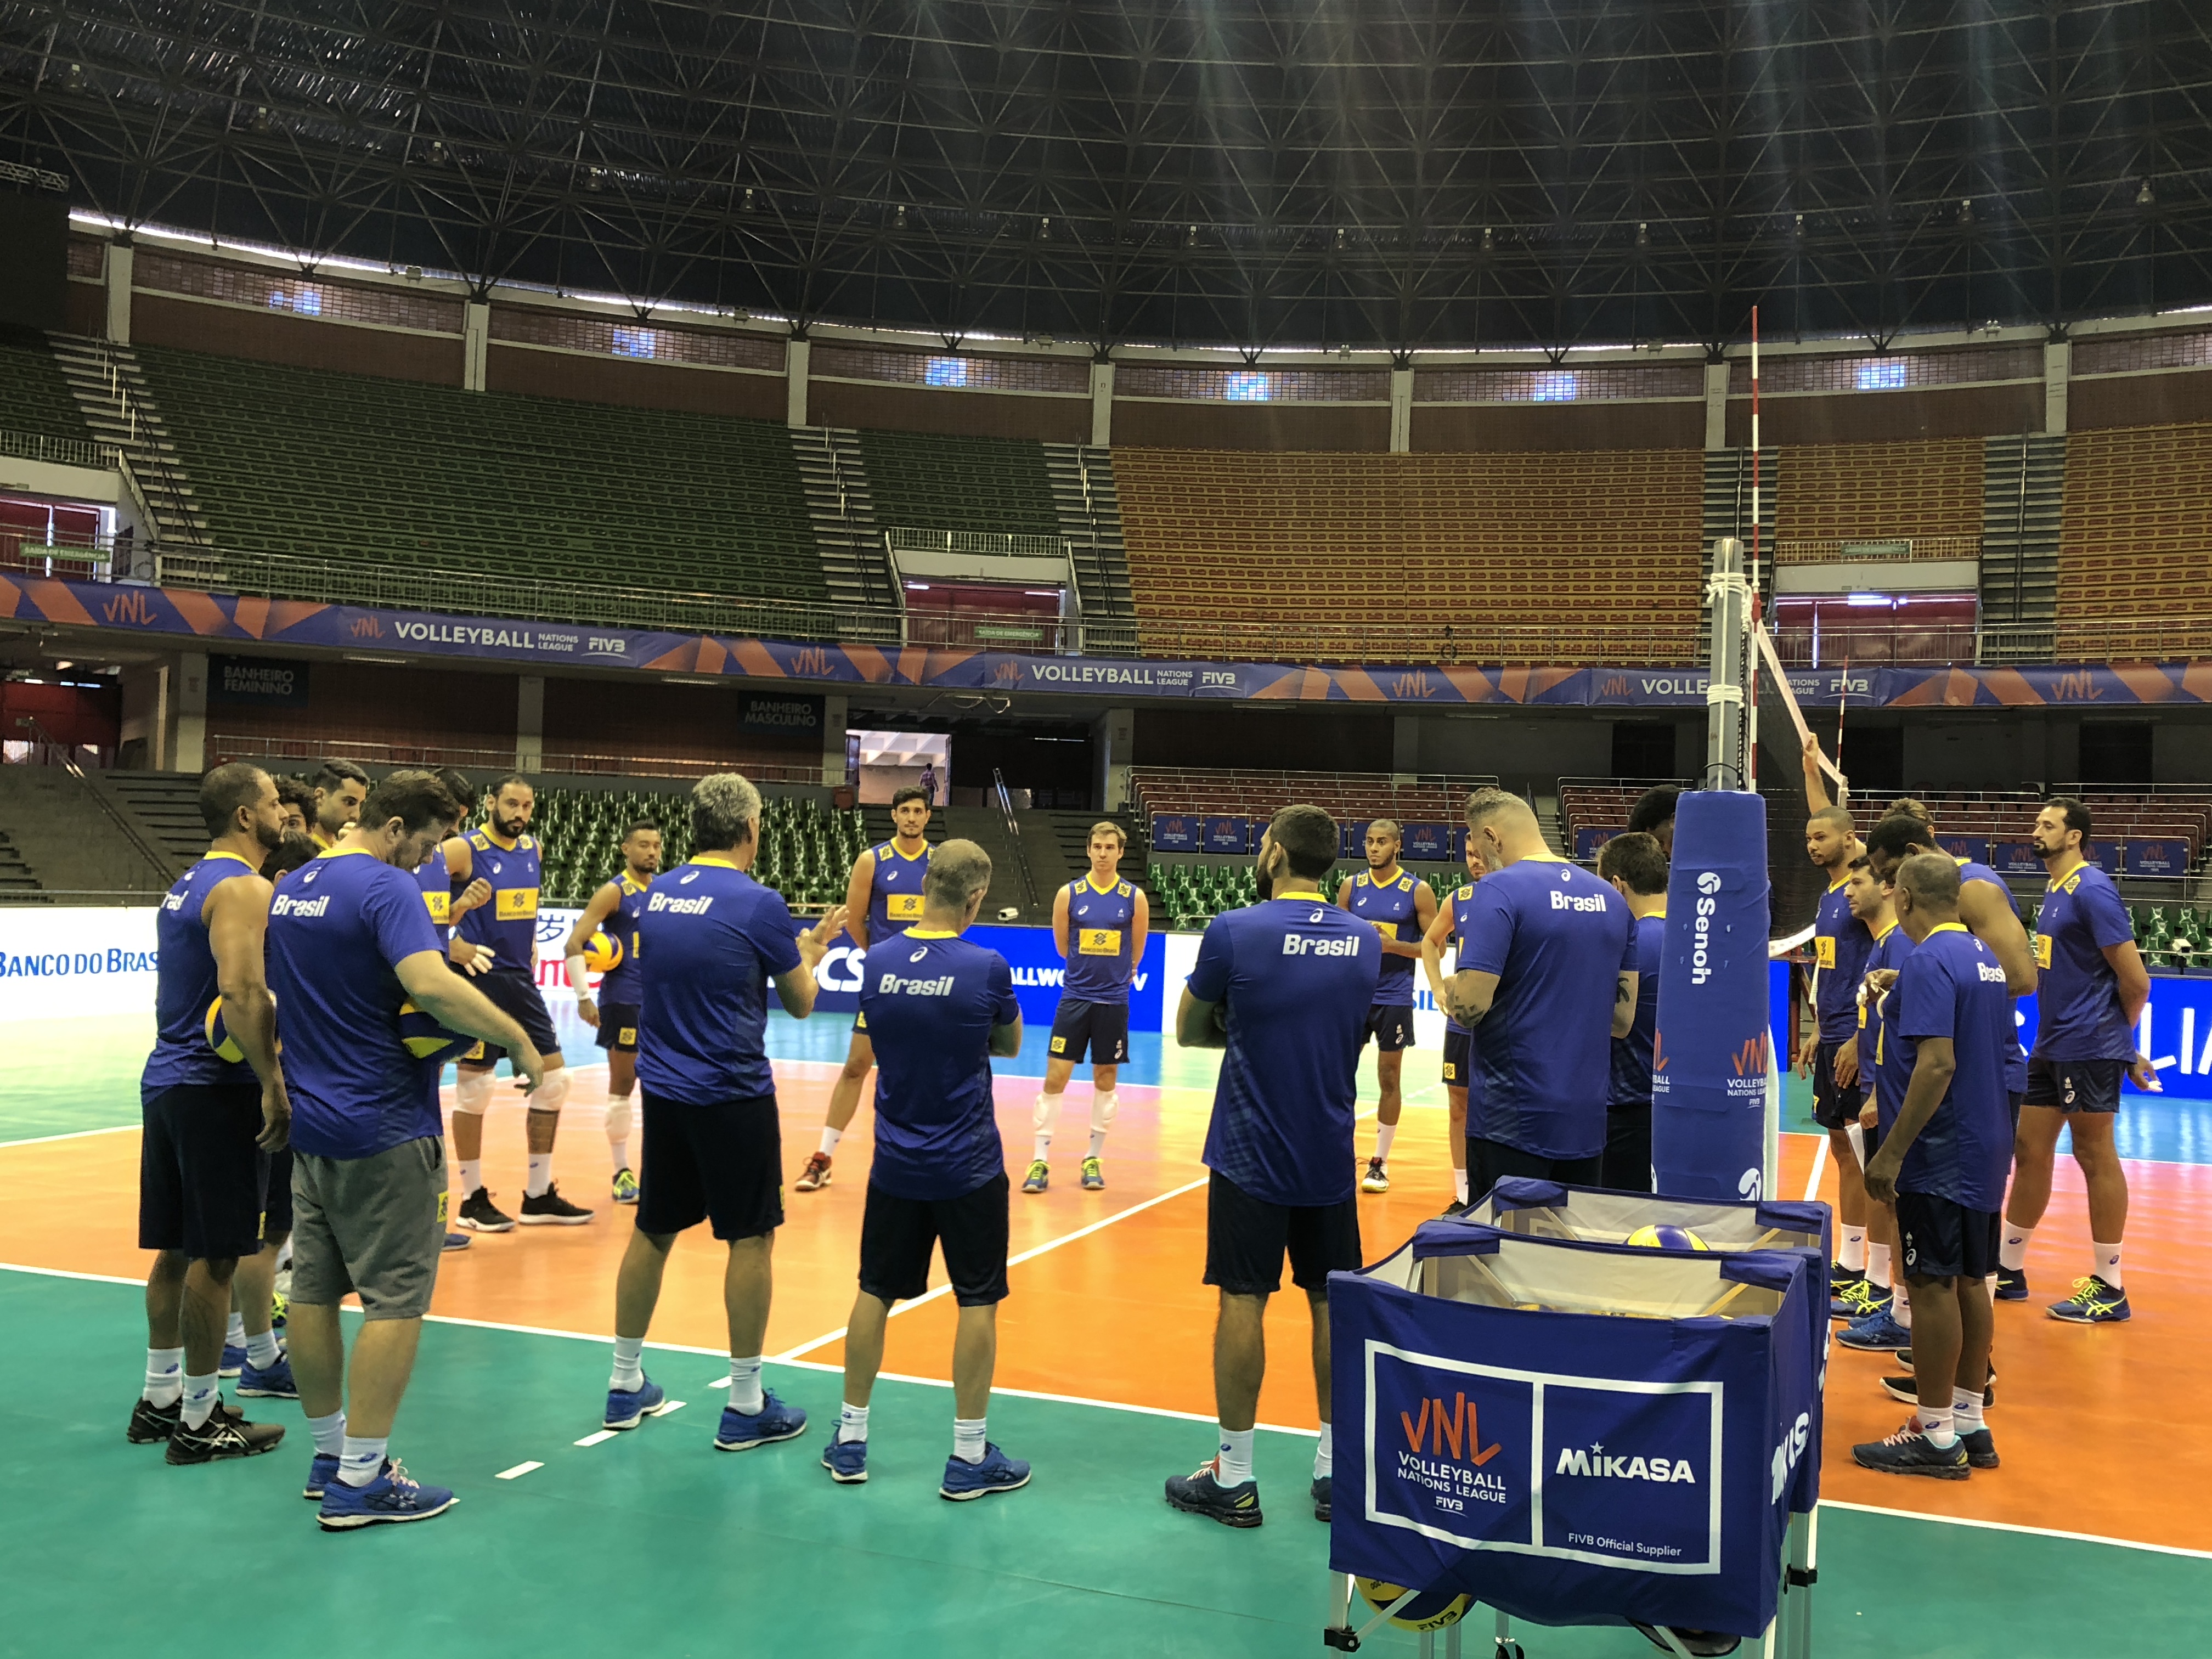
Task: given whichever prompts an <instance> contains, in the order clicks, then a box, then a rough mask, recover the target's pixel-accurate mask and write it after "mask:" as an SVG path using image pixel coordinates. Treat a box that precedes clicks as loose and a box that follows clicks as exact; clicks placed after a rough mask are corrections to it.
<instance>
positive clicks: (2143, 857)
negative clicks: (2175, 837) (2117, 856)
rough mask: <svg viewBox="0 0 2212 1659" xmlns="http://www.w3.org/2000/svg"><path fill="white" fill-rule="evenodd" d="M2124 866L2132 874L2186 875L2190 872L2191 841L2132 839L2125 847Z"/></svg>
mask: <svg viewBox="0 0 2212 1659" xmlns="http://www.w3.org/2000/svg"><path fill="white" fill-rule="evenodd" d="M2122 867H2123V868H2124V870H2125V871H2126V872H2127V873H2128V874H2130V875H2131V876H2185V875H2187V874H2188V873H2189V843H2188V842H2185V841H2136V840H2133V839H2130V841H2129V842H2128V843H2127V846H2126V848H2125V849H2124V857H2123V860H2122Z"/></svg>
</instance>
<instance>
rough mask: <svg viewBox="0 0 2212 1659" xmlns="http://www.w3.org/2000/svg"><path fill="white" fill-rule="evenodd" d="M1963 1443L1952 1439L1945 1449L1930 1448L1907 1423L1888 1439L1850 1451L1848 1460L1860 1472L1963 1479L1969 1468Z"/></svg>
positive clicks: (1869, 1443) (1932, 1446) (1938, 1478)
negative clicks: (1857, 1467) (1862, 1470)
mask: <svg viewBox="0 0 2212 1659" xmlns="http://www.w3.org/2000/svg"><path fill="white" fill-rule="evenodd" d="M1967 1458H1968V1454H1967V1450H1966V1442H1965V1441H1964V1440H1958V1439H1954V1440H1953V1441H1952V1442H1951V1443H1950V1444H1949V1445H1948V1446H1940V1447H1939V1446H1934V1445H1930V1444H1929V1441H1928V1437H1927V1436H1925V1435H1923V1433H1921V1432H1920V1428H1919V1425H1918V1424H1917V1422H1915V1423H1907V1424H1906V1425H1905V1426H1904V1427H1903V1428H1901V1429H1899V1431H1897V1432H1896V1433H1895V1434H1893V1435H1891V1436H1890V1437H1889V1438H1888V1439H1887V1440H1869V1441H1868V1442H1867V1443H1865V1444H1864V1445H1861V1446H1854V1447H1852V1448H1851V1459H1852V1461H1853V1462H1856V1463H1857V1465H1858V1466H1859V1467H1860V1468H1863V1469H1878V1470H1880V1471H1881V1473H1882V1474H1919V1475H1927V1476H1930V1477H1932V1478H1933V1479H1935V1480H1965V1479H1966V1476H1967V1474H1968V1473H1969V1472H1970V1470H1971V1468H1972V1465H1971V1464H1970V1463H1969V1462H1968V1461H1967Z"/></svg>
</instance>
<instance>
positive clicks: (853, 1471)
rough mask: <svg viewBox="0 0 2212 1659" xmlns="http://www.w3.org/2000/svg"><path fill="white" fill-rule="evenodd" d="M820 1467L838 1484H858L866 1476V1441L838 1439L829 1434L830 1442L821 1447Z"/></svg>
mask: <svg viewBox="0 0 2212 1659" xmlns="http://www.w3.org/2000/svg"><path fill="white" fill-rule="evenodd" d="M822 1467H823V1468H825V1469H827V1470H829V1478H830V1479H831V1480H835V1481H836V1483H837V1484H838V1485H839V1486H859V1485H860V1483H861V1482H862V1481H863V1480H866V1479H867V1478H868V1443H867V1442H866V1441H865V1440H840V1439H838V1438H837V1437H836V1435H834V1434H833V1435H831V1436H830V1437H829V1444H828V1445H826V1446H824V1447H823V1449H822Z"/></svg>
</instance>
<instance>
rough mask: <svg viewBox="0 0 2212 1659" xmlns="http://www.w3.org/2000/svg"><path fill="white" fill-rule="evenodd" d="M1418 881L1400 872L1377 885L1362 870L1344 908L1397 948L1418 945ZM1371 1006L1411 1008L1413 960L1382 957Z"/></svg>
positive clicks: (1353, 882)
mask: <svg viewBox="0 0 2212 1659" xmlns="http://www.w3.org/2000/svg"><path fill="white" fill-rule="evenodd" d="M1420 884H1421V881H1420V878H1419V877H1418V876H1416V875H1413V874H1412V873H1411V872H1407V871H1405V870H1401V871H1400V872H1398V873H1397V874H1396V875H1395V876H1394V877H1392V878H1390V879H1389V881H1377V880H1376V878H1375V872H1374V871H1372V870H1371V869H1370V870H1362V871H1361V872H1359V873H1358V875H1356V876H1354V877H1353V878H1352V896H1351V901H1350V902H1349V903H1348V904H1347V905H1346V908H1347V909H1349V910H1350V911H1351V912H1352V915H1355V916H1358V918H1359V919H1360V920H1361V921H1369V922H1379V923H1381V924H1382V925H1383V927H1387V928H1389V930H1390V937H1391V938H1392V939H1395V940H1397V941H1398V942H1399V943H1400V944H1401V945H1419V943H1420V942H1421V924H1420V918H1419V915H1418V913H1417V912H1416V909H1415V908H1414V907H1415V904H1416V902H1417V899H1418V896H1419V895H1418V892H1417V890H1418V889H1419V886H1420ZM1374 1006H1377V1007H1383V1008H1410V1007H1412V1006H1413V957H1398V956H1392V955H1391V954H1390V953H1389V951H1384V952H1383V972H1382V975H1381V977H1380V978H1378V979H1377V980H1376V984H1375V1003H1374Z"/></svg>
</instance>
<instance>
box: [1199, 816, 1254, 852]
mask: <svg viewBox="0 0 2212 1659" xmlns="http://www.w3.org/2000/svg"><path fill="white" fill-rule="evenodd" d="M1201 846H1202V850H1204V851H1206V852H1208V853H1247V852H1249V851H1250V850H1251V846H1252V820H1251V819H1249V818H1231V817H1208V818H1207V819H1206V830H1205V836H1204V839H1203V842H1202V843H1201Z"/></svg>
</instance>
